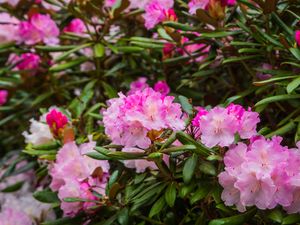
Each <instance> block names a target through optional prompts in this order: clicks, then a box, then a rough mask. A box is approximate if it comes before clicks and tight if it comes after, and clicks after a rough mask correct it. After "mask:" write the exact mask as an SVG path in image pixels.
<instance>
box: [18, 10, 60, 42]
mask: <svg viewBox="0 0 300 225" xmlns="http://www.w3.org/2000/svg"><path fill="white" fill-rule="evenodd" d="M19 35H20V36H21V38H22V41H24V42H25V44H27V45H33V44H36V43H39V42H44V43H45V44H50V45H51V44H57V43H58V41H59V40H58V38H57V37H58V35H59V29H58V27H57V25H56V24H55V22H54V21H53V20H52V19H51V17H50V16H49V15H48V14H47V15H42V14H34V15H33V16H31V17H30V19H29V20H28V21H23V22H21V23H20V25H19Z"/></svg>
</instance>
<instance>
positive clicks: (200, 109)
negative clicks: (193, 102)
mask: <svg viewBox="0 0 300 225" xmlns="http://www.w3.org/2000/svg"><path fill="white" fill-rule="evenodd" d="M197 111H198V112H197V114H196V116H195V118H194V119H193V120H192V124H193V126H195V127H200V120H201V117H202V116H204V115H206V114H207V113H208V111H207V110H206V109H205V108H203V107H197Z"/></svg>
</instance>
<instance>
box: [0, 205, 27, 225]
mask: <svg viewBox="0 0 300 225" xmlns="http://www.w3.org/2000/svg"><path fill="white" fill-rule="evenodd" d="M32 224H33V221H32V219H31V218H30V217H29V216H28V215H26V214H25V213H24V212H22V211H21V212H20V211H17V210H15V209H13V208H7V209H5V210H3V211H2V212H0V225H32Z"/></svg>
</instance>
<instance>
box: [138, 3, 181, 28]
mask: <svg viewBox="0 0 300 225" xmlns="http://www.w3.org/2000/svg"><path fill="white" fill-rule="evenodd" d="M173 5H174V1H173V0H165V1H158V0H153V1H151V2H150V3H149V4H147V5H146V7H145V14H144V15H143V17H144V19H145V27H146V28H147V29H152V28H154V27H155V25H157V24H159V23H160V22H162V21H165V20H176V19H177V17H176V14H175V12H174V10H173V9H171V8H172V7H173Z"/></svg>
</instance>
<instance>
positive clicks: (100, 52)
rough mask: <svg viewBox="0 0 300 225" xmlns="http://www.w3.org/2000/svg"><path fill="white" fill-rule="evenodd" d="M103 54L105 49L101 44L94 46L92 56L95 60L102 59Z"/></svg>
mask: <svg viewBox="0 0 300 225" xmlns="http://www.w3.org/2000/svg"><path fill="white" fill-rule="evenodd" d="M104 54H105V47H104V45H103V44H101V43H97V44H95V45H94V56H95V58H102V57H103V56H104Z"/></svg>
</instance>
